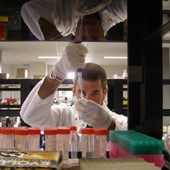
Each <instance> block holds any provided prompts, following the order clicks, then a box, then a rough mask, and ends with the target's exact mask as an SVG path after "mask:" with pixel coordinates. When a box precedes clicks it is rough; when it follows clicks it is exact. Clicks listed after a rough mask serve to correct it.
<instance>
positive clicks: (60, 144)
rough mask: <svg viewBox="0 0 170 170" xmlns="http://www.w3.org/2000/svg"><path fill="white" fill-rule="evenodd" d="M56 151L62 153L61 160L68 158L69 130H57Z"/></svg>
mask: <svg viewBox="0 0 170 170" xmlns="http://www.w3.org/2000/svg"><path fill="white" fill-rule="evenodd" d="M57 132H58V135H57V150H60V151H62V155H63V159H68V158H69V138H70V128H68V127H58V128H57Z"/></svg>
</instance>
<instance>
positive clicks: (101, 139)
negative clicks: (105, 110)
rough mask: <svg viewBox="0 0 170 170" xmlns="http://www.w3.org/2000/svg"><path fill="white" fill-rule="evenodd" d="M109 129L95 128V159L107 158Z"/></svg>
mask: <svg viewBox="0 0 170 170" xmlns="http://www.w3.org/2000/svg"><path fill="white" fill-rule="evenodd" d="M106 137H107V129H105V128H94V138H95V158H106V142H107V140H106Z"/></svg>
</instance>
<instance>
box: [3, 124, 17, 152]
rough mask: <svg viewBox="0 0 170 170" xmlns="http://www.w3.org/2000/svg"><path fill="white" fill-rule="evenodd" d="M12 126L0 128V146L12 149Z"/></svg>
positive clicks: (13, 130) (13, 132) (13, 131)
mask: <svg viewBox="0 0 170 170" xmlns="http://www.w3.org/2000/svg"><path fill="white" fill-rule="evenodd" d="M14 134H15V129H14V128H8V127H2V128H1V148H3V149H14Z"/></svg>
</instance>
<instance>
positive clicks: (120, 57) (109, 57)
mask: <svg viewBox="0 0 170 170" xmlns="http://www.w3.org/2000/svg"><path fill="white" fill-rule="evenodd" d="M103 58H104V59H127V57H125V56H104V57H103Z"/></svg>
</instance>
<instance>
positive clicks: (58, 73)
mask: <svg viewBox="0 0 170 170" xmlns="http://www.w3.org/2000/svg"><path fill="white" fill-rule="evenodd" d="M58 67H59V66H58V63H57V64H56V65H55V66H54V67H53V68H52V70H51V71H52V72H53V73H54V74H55V75H56V76H57V77H59V78H60V79H62V80H64V79H65V78H66V75H65V74H63V73H62V72H61V70H60V69H59V68H58Z"/></svg>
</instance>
